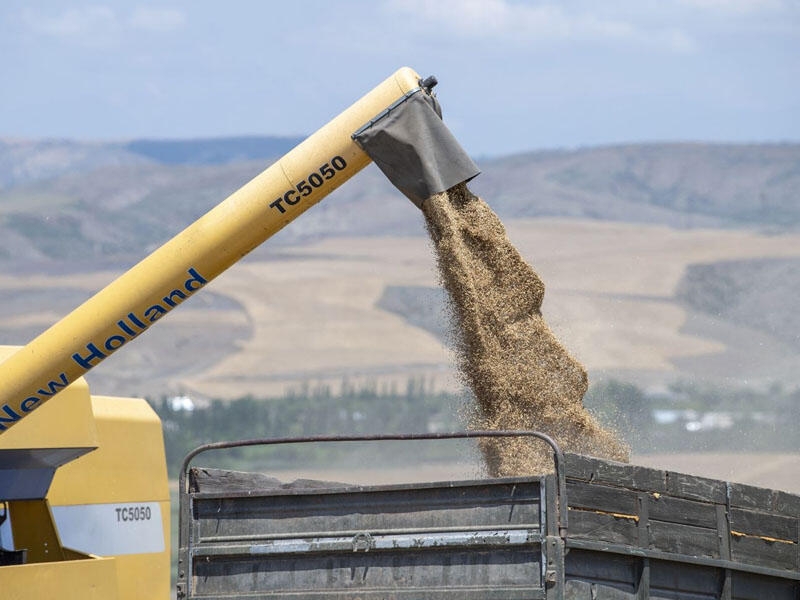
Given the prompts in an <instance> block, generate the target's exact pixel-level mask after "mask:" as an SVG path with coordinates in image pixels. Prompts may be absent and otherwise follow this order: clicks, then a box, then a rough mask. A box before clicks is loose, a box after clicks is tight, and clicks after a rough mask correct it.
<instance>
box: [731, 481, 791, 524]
mask: <svg viewBox="0 0 800 600" xmlns="http://www.w3.org/2000/svg"><path fill="white" fill-rule="evenodd" d="M730 489H731V506H738V507H741V508H754V509H756V510H761V511H765V512H767V511H769V512H774V513H777V514H781V515H785V516H787V517H796V516H798V515H800V496H796V495H794V494H790V493H788V492H783V491H780V490H771V489H767V488H759V487H755V486H752V485H744V484H742V483H731V484H730Z"/></svg>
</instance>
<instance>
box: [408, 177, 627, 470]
mask: <svg viewBox="0 0 800 600" xmlns="http://www.w3.org/2000/svg"><path fill="white" fill-rule="evenodd" d="M423 211H424V213H425V219H426V222H427V227H428V232H429V234H430V237H431V240H432V242H433V245H434V248H435V252H436V255H437V256H436V257H437V262H438V266H439V272H440V277H441V280H442V284H443V285H444V287H445V289H446V290H447V293H448V295H449V299H450V312H451V318H452V321H453V326H454V334H455V337H456V339H455V344H456V348H457V356H458V363H459V364H458V366H459V371H460V374H461V377H462V378H463V380H464V383H465V384H466V385H467V386H469V388H470V389H471V390H472V393H473V395H474V398H475V411H474V414H473V416H472V417H471V418H470V420H471V423H470V425H471V426H473V427H476V428H486V429H535V430H538V431H542V432H544V433H547V434H548V435H550V436H551V437H553V438H554V439H555V440H556V441H557V442H558V444H559V445H560V447H561V448H562V449H563V450H565V451H568V452H579V453H583V454H590V455H593V456H598V457H602V458H609V459H613V460H624V461H626V460H627V459H628V448H627V447H626V446H625V444H623V443H622V442H621V441H620V440H619V439H617V437H616V436H615V435H614V434H613V433H612V432H610V431H607V430H606V429H603V428H602V427H601V426H600V425H599V424H598V423H597V421H595V419H594V418H593V417H592V416H591V415H590V414H589V413H588V412H587V411H586V410H585V409H584V407H583V396H584V394H585V393H586V390H587V385H588V379H587V375H586V370H585V369H584V368H583V366H582V365H581V364H580V363H579V362H578V361H577V360H575V359H574V358H573V357H571V356H570V355H569V353H568V352H567V351H566V350H565V349H564V347H563V346H562V345H561V344H560V343H559V342H558V340H557V339H556V338H555V336H554V335H553V333H552V331H551V330H550V328H549V327H548V326H547V324H546V323H545V321H544V319H543V317H542V312H541V307H542V300H543V298H544V283H543V282H542V280H541V278H540V277H539V276H538V275H537V274H536V272H535V271H534V270H533V269H532V268H531V267H530V266H529V265H528V264H527V263H526V262H525V261H524V260H523V258H522V257H521V256H520V254H519V252H518V251H517V249H516V248H515V247H514V246H513V245H512V244H511V242H510V241H509V239H508V237H507V235H506V232H505V228H504V227H503V224H502V223H501V221H500V219H499V218H498V217H497V215H496V214H495V213H494V212H493V211H492V210H491V209H490V208H489V206H488V205H487V204H486V203H485V202H484V201H483V200H481V199H480V198H478V197H477V196H475V195H473V194H472V193H471V192H470V191H469V190H468V189H467V186H466V184H460V185H458V186H455V187H453V188H452V189H450V190H448V191H447V192H443V193H441V194H437V195H435V196H433V197H431V198H429V199H428V200H426V201H425V203H424V205H423ZM481 451H482V453H483V456H484V460H485V463H486V467H487V470H488V473H489V474H490V475H491V476H494V477H502V476H513V475H527V474H531V473H543V472H546V471H549V470H551V468H552V467H551V465H552V458H551V457H550V455H549V452H548V451H547V450H546V449H545V447H544V446H543V445H542V446H540V443H539V442H536V441H532V440H528V439H513V438H505V439H501V438H497V439H491V440H485V441H483V442H482V443H481Z"/></svg>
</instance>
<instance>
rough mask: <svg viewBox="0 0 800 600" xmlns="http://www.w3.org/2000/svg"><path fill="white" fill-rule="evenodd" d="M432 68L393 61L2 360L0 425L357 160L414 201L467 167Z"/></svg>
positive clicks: (131, 333)
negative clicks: (423, 72)
mask: <svg viewBox="0 0 800 600" xmlns="http://www.w3.org/2000/svg"><path fill="white" fill-rule="evenodd" d="M435 84H436V80H435V79H434V78H432V77H430V78H428V79H425V80H422V79H420V77H419V75H418V74H417V73H415V72H414V71H413V70H412V69H409V68H402V69H400V70H398V71H397V72H396V73H394V74H393V75H392V76H391V77H389V78H388V79H386V80H385V81H384V82H383V83H381V84H380V85H378V86H377V87H376V88H375V89H373V90H372V91H371V92H369V93H368V94H367V95H365V96H364V97H363V98H361V99H360V100H358V101H357V102H356V103H355V104H353V105H352V106H351V107H350V108H348V109H347V110H345V111H344V112H343V113H341V114H340V115H339V116H337V117H336V118H334V119H333V120H332V121H331V122H330V123H328V124H327V125H325V126H324V127H322V128H321V129H320V130H318V131H317V132H316V133H314V134H313V135H311V136H310V137H309V138H307V139H306V140H305V141H303V142H302V143H301V144H299V145H298V146H297V147H296V148H294V149H293V150H291V151H290V152H289V153H288V154H286V155H285V156H284V157H283V158H281V159H280V160H278V161H277V162H276V163H274V164H273V165H271V166H270V167H269V168H267V169H266V170H265V171H264V172H262V173H261V174H260V175H258V176H257V177H255V178H254V179H253V180H252V181H250V182H249V183H247V184H246V185H245V186H244V187H242V188H241V189H239V190H238V191H236V192H235V193H233V194H232V195H231V196H230V197H228V198H227V199H226V200H224V201H223V202H222V203H221V204H219V205H218V206H216V207H215V208H214V209H212V210H211V211H209V212H208V213H207V214H206V215H204V216H203V217H201V218H200V219H198V220H197V221H195V222H194V223H193V224H191V225H190V226H189V227H187V228H186V229H185V230H184V231H183V232H181V233H179V234H178V235H177V236H175V237H174V238H173V239H171V240H170V241H168V242H167V243H165V244H164V245H163V246H161V247H160V248H159V249H157V250H156V251H155V252H153V253H152V254H150V255H149V256H147V257H146V258H145V259H144V260H142V261H141V262H140V263H138V264H137V265H135V266H134V267H133V268H131V269H130V270H129V271H127V272H125V273H124V274H123V275H122V276H120V277H119V278H118V279H116V280H115V281H113V282H112V283H111V284H109V285H108V286H107V287H105V288H104V289H102V290H101V291H100V292H98V293H97V294H96V295H95V296H93V297H92V298H90V299H89V300H87V301H86V302H85V303H84V304H82V305H81V306H79V307H78V308H77V309H75V310H74V311H73V312H72V313H70V314H69V315H67V316H66V317H64V318H63V319H62V320H60V321H59V322H57V323H56V324H55V325H53V326H52V327H50V328H49V329H48V330H47V331H45V332H44V333H42V334H41V335H40V336H39V337H37V338H36V339H34V340H33V341H31V342H30V343H29V344H28V345H27V346H24V347H23V348H21V349H20V350H18V351H17V352H16V353H14V354H13V355H11V356H10V357H9V358H8V359H6V360H5V362H3V363H2V364H0V433H2V432H4V431H6V430H8V429H9V428H11V427H12V426H14V425H15V424H16V423H18V422H19V421H20V420H22V419H24V418H25V416H27V415H28V414H30V413H31V412H33V411H34V410H35V409H37V408H39V407H40V406H42V405H43V404H44V403H46V402H47V401H48V400H50V399H51V398H53V397H54V396H55V395H56V394H58V393H59V392H60V391H62V390H63V389H64V388H66V387H67V386H68V385H69V384H71V383H72V382H74V381H75V380H76V379H78V378H79V377H80V376H81V375H83V374H84V373H85V372H86V371H88V370H89V369H91V368H92V367H94V366H96V365H97V364H98V363H100V362H101V361H102V360H104V359H105V358H106V357H108V356H109V355H110V354H112V353H113V352H115V351H116V350H118V349H120V348H121V347H123V346H125V345H126V344H128V343H130V342H131V341H132V340H133V339H135V338H136V337H138V336H139V335H140V334H142V333H144V332H145V331H147V329H149V328H150V327H152V326H153V325H154V324H155V323H156V322H157V321H158V320H160V319H161V318H162V317H164V316H165V315H166V314H167V313H169V312H170V311H171V310H172V309H173V308H174V307H176V306H177V305H179V304H181V303H182V302H184V301H185V300H187V299H188V298H189V297H190V296H192V295H193V294H194V293H195V292H197V291H198V290H200V289H201V288H202V287H203V286H205V285H206V284H207V283H208V282H209V281H211V280H212V279H213V278H215V277H216V276H217V275H219V274H220V273H222V272H223V271H224V270H225V269H227V268H228V267H230V266H231V265H232V264H234V263H235V262H236V261H238V260H239V259H241V258H242V257H243V256H245V255H246V254H247V253H249V252H250V251H251V250H253V249H254V248H255V247H256V246H258V245H259V244H261V243H262V242H263V241H264V240H266V239H267V238H269V237H270V236H272V235H273V234H275V233H276V232H277V231H279V230H280V229H281V228H283V227H284V226H285V225H287V224H288V223H290V222H291V221H292V220H294V219H295V218H297V217H298V216H299V215H300V214H301V213H303V212H304V211H306V210H307V209H309V208H310V207H311V206H313V205H314V204H316V203H317V202H319V201H320V200H322V199H323V198H324V197H325V196H326V195H327V194H329V193H330V192H332V191H333V190H334V189H336V188H337V187H338V186H340V185H341V184H342V183H344V182H345V181H346V180H347V179H349V178H350V177H352V176H353V175H355V174H356V173H357V172H358V171H360V170H361V169H362V168H364V167H365V166H366V165H367V164H368V163H369V162H370V158H372V159H374V160H375V162H376V163H377V164H378V166H379V167H380V168H381V170H382V171H383V172H384V173H386V175H387V176H388V177H389V178H390V179H391V180H392V182H393V183H394V184H395V185H396V186H397V187H398V188H399V189H400V190H401V191H402V192H403V193H404V194H406V195H407V196H408V197H409V198H410V199H411V200H412V201H414V202H415V203H416V204H417V205H421V203H422V201H423V200H424V199H425V198H427V197H429V196H430V195H432V194H434V193H437V192H441V191H444V190H446V189H449V188H450V187H452V186H453V185H455V184H457V183H460V182H462V181H466V180H468V179H471V178H472V177H474V176H475V175H477V173H478V170H477V167H475V165H474V164H473V163H472V161H471V160H470V159H469V157H468V156H467V155H466V154H465V153H464V151H463V150H462V149H461V148H460V146H459V145H458V143H457V142H456V141H455V139H454V138H453V136H452V134H450V132H449V130H448V129H447V128H446V127H445V126H444V125H443V123H442V121H441V112H440V111H439V107H438V103H437V102H436V100H435V98H434V96H433V93H432V91H431V89H432V87H433V86H434V85H435Z"/></svg>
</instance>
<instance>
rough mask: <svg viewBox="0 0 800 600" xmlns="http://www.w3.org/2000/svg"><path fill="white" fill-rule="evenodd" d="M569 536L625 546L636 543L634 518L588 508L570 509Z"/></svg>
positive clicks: (636, 535)
mask: <svg viewBox="0 0 800 600" xmlns="http://www.w3.org/2000/svg"><path fill="white" fill-rule="evenodd" d="M569 536H570V537H571V538H578V539H586V540H593V541H602V542H609V543H613V544H624V545H627V546H636V545H637V543H638V533H637V528H636V520H635V519H632V518H626V517H621V516H615V515H613V514H610V513H603V512H596V511H589V510H577V509H570V511H569Z"/></svg>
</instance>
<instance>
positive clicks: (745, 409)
mask: <svg viewBox="0 0 800 600" xmlns="http://www.w3.org/2000/svg"><path fill="white" fill-rule="evenodd" d="M151 404H152V405H153V406H154V408H155V410H156V412H157V413H158V414H159V416H160V417H161V419H162V421H163V423H164V438H165V444H166V450H167V458H168V464H169V466H170V469H171V470H173V471H175V470H177V469H178V467H179V465H180V463H181V461H182V458H183V456H185V454H186V453H188V452H189V451H190V450H191V449H192V448H195V447H197V446H199V445H201V444H204V443H208V442H215V441H222V440H235V439H244V438H275V437H297V436H313V435H331V434H342V435H344V434H377V433H410V432H426V431H453V430H461V429H464V428H465V423H466V421H467V415H468V414H469V411H470V407H471V402H470V400H469V398H468V397H467V396H466V395H459V394H448V393H442V392H437V391H434V389H433V386H432V384H431V382H428V381H425V380H424V379H410V380H409V381H408V382H407V384H406V386H405V389H404V390H401V391H398V390H397V389H395V388H393V387H388V388H387V387H383V388H379V387H378V386H377V385H372V384H365V385H352V384H348V383H347V382H343V384H342V385H341V386H339V391H337V392H336V393H334V392H332V391H331V390H330V388H328V387H322V386H318V387H314V386H311V385H307V386H302V387H300V388H298V389H296V390H294V391H292V392H290V393H287V394H285V395H284V396H281V397H278V398H254V397H245V398H241V399H238V400H233V401H221V400H214V401H211V402H210V403H208V404H207V405H203V406H198V407H195V408H194V409H193V410H187V409H186V407H177V408H176V406H175V405H174V404H173V403H171V402H170V401H169V400H168V399H166V398H164V399H160V400H155V401H152V402H151ZM584 404H585V405H586V407H587V408H588V409H589V410H590V412H592V413H593V414H594V415H595V416H596V417H597V418H598V419H599V420H600V421H601V422H602V423H603V424H605V425H606V426H609V427H611V428H612V429H615V430H616V431H618V432H620V435H621V436H622V437H623V438H625V439H626V441H627V442H628V443H629V444H630V445H631V446H632V448H633V450H634V451H635V452H638V453H647V452H664V451H667V452H668V451H687V450H693V451H711V450H749V451H759V450H762V451H767V450H772V451H775V450H781V451H797V450H800V428H798V427H797V426H796V424H797V423H798V422H800V390H784V389H782V388H780V387H778V386H773V387H772V388H771V389H768V390H761V391H759V390H753V389H723V388H719V387H713V386H699V385H693V384H688V383H678V384H675V385H673V386H671V387H670V388H669V389H668V390H666V391H664V392H661V393H659V394H653V393H646V392H645V391H644V390H643V389H642V388H640V387H638V386H636V385H633V384H630V383H624V382H620V381H613V380H612V381H607V382H603V383H600V384H597V385H594V386H593V387H592V388H591V389H590V390H589V393H588V394H587V395H586V397H585V398H584ZM359 448H360V449H357V448H356V447H354V446H353V445H350V444H341V445H340V444H337V445H330V444H326V445H324V446H322V445H318V444H317V445H292V446H279V447H275V448H273V449H270V450H269V451H267V452H265V451H264V450H258V449H252V448H250V449H238V450H233V451H228V452H226V453H225V454H224V455H221V456H219V458H218V459H217V460H218V462H219V465H218V466H225V467H228V468H242V469H252V468H254V467H258V466H259V465H261V464H263V463H264V461H266V462H267V463H268V464H269V465H270V467H271V468H276V467H278V468H280V467H281V466H295V465H296V464H297V463H298V462H312V463H315V464H328V465H329V464H333V463H336V462H337V461H340V462H341V461H345V460H351V459H353V457H354V456H355V455H356V453H359V452H360V453H362V454H361V455H360V458H359V460H367V461H373V462H374V463H375V464H386V463H392V462H406V463H407V462H408V461H409V460H411V461H419V460H420V459H421V458H423V457H424V459H425V460H426V461H435V460H453V459H456V458H460V457H463V454H464V452H465V445H464V444H458V443H450V442H446V443H443V442H431V443H427V444H419V443H417V442H415V443H414V445H413V447H409V446H408V445H406V446H398V445H397V444H394V443H392V444H382V445H370V446H369V448H368V449H366V450H364V449H363V445H359ZM205 464H206V462H204V465H205ZM208 466H214V465H208ZM173 474H174V473H173Z"/></svg>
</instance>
